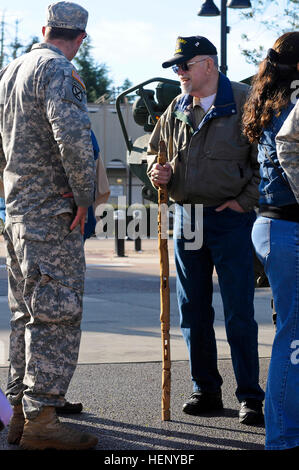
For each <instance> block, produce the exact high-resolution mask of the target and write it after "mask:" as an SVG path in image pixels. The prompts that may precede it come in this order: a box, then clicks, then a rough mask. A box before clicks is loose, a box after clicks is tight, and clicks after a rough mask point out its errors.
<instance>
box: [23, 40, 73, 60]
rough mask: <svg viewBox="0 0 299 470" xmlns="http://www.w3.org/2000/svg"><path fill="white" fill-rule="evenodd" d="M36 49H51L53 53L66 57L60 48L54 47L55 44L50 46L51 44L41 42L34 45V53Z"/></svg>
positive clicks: (32, 48)
mask: <svg viewBox="0 0 299 470" xmlns="http://www.w3.org/2000/svg"><path fill="white" fill-rule="evenodd" d="M35 49H50V50H51V51H54V52H56V53H57V54H60V55H62V56H63V57H65V55H64V53H63V52H62V51H61V50H60V49H59V48H58V47H56V46H54V44H50V43H49V42H39V43H36V44H33V46H32V47H31V50H32V51H34V50H35Z"/></svg>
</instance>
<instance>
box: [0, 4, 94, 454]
mask: <svg viewBox="0 0 299 470" xmlns="http://www.w3.org/2000/svg"><path fill="white" fill-rule="evenodd" d="M87 17H88V13H87V11H86V10H85V9H83V8H82V7H81V6H79V5H77V4H74V3H71V2H58V3H54V4H52V5H50V6H49V7H48V15H47V24H46V26H44V27H43V36H44V42H43V43H40V44H35V45H34V46H33V47H32V50H31V51H30V52H29V53H28V54H25V55H23V56H22V57H20V58H17V59H16V60H14V61H13V62H12V63H11V64H10V65H8V66H7V67H6V68H5V69H3V70H2V71H1V72H0V136H1V142H0V143H1V145H0V153H1V154H0V161H1V171H3V182H4V190H5V199H6V214H7V221H6V228H5V234H4V237H5V241H6V246H7V267H8V280H9V293H8V298H9V305H10V308H11V312H12V319H11V338H10V370H9V378H8V387H7V392H6V393H7V397H8V398H9V400H10V403H11V404H12V405H14V408H15V416H16V417H17V415H23V414H24V416H25V418H26V419H25V425H24V430H23V425H22V419H20V420H19V428H20V429H19V439H20V437H21V435H22V439H21V442H20V443H21V446H22V447H23V448H28V449H42V448H47V447H52V448H53V447H54V448H58V449H73V448H75V449H85V448H89V447H93V446H94V445H95V444H96V443H97V438H95V437H94V436H90V435H88V434H83V433H79V432H78V431H74V430H70V429H68V428H65V427H64V426H62V424H61V423H60V422H59V421H58V418H57V416H56V413H55V407H58V406H61V405H63V403H64V396H65V394H66V391H67V388H68V385H69V383H70V380H71V378H72V376H73V373H74V370H75V367H76V364H77V358H78V352H79V345H80V334H81V330H80V322H81V316H82V298H83V288H84V274H85V260H84V251H83V238H82V234H83V231H84V223H85V219H86V214H87V210H88V207H89V206H90V205H91V204H92V202H93V198H94V190H95V168H94V157H93V148H92V143H91V135H90V121H89V117H88V113H87V107H86V90H85V85H84V83H83V82H82V80H81V78H80V76H79V75H78V73H77V72H76V70H75V68H74V66H73V65H72V64H71V62H70V61H71V60H72V59H73V57H74V56H75V55H76V53H77V51H78V49H79V47H80V45H81V43H82V41H83V39H84V37H86V33H85V28H86V24H87ZM70 193H72V195H73V197H72V198H70V197H65V196H69V194H70ZM21 403H22V405H23V406H22V408H21ZM16 421H18V420H17V419H16ZM45 425H47V427H46V426H45ZM50 428H51V431H49V429H50ZM47 429H48V430H47ZM19 439H17V440H16V441H18V440H19Z"/></svg>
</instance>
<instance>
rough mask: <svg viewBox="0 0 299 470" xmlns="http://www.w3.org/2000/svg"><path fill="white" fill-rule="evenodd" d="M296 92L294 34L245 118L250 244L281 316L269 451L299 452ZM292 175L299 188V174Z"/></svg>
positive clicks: (271, 60) (269, 401) (267, 68)
mask: <svg viewBox="0 0 299 470" xmlns="http://www.w3.org/2000/svg"><path fill="white" fill-rule="evenodd" d="M298 86H299V32H290V33H286V34H284V35H282V36H281V37H280V38H279V39H277V41H276V42H275V44H274V46H273V48H272V49H269V51H268V53H267V57H266V58H265V59H264V60H263V61H262V63H261V64H260V67H259V71H258V73H257V75H256V76H255V78H254V80H253V84H252V90H251V93H250V96H249V98H248V100H247V102H246V104H245V107H244V115H243V129H244V133H245V135H246V136H247V137H248V139H249V140H250V141H251V142H257V143H258V160H259V163H260V175H261V182H260V188H259V189H260V201H259V217H258V218H257V220H256V222H255V224H254V227H253V232H252V240H253V243H254V246H255V249H256V252H257V256H258V257H259V259H260V260H261V261H262V263H263V265H264V269H265V273H266V275H267V277H268V279H269V283H270V286H271V289H272V295H273V300H274V306H275V310H276V313H277V320H276V321H277V323H276V334H275V338H274V343H273V349H272V355H271V361H270V367H269V373H268V381H267V389H266V398H265V425H266V449H269V450H283V449H291V448H295V447H298V446H299V360H298V355H299V249H298V246H299V205H298V202H297V200H296V197H295V194H294V192H293V190H292V189H291V186H290V184H289V182H288V178H287V176H286V174H285V172H284V170H283V168H282V166H281V164H280V161H279V158H278V156H277V150H276V140H275V139H276V135H277V134H278V132H279V130H280V128H281V127H282V125H283V123H284V121H285V120H286V119H287V117H288V115H289V114H290V113H291V111H292V109H293V108H294V105H295V103H296V98H297V97H298ZM296 87H297V90H296ZM294 172H295V173H297V176H296V177H295V179H296V181H297V183H298V177H299V172H298V167H297V168H294ZM292 184H293V181H292ZM294 348H295V349H294ZM296 348H297V349H296ZM296 351H297V352H296Z"/></svg>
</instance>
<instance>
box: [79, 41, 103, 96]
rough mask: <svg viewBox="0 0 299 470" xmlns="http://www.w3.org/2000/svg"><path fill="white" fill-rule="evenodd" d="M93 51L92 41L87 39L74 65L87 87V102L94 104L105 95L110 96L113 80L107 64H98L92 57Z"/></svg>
mask: <svg viewBox="0 0 299 470" xmlns="http://www.w3.org/2000/svg"><path fill="white" fill-rule="evenodd" d="M91 49H92V46H91V40H90V38H89V37H87V38H86V39H85V41H84V42H83V44H82V45H81V47H80V50H79V52H78V54H77V56H76V57H75V58H74V63H75V66H76V68H77V70H78V73H79V74H80V76H81V77H82V79H83V81H84V83H85V85H86V90H87V101H89V102H91V103H92V102H95V101H96V100H97V99H98V98H100V97H101V96H103V95H110V89H109V87H110V85H111V83H112V80H110V78H109V77H108V67H107V66H106V64H98V63H97V62H96V61H95V60H94V58H93V57H92V55H91Z"/></svg>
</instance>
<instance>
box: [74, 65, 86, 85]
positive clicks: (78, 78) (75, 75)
mask: <svg viewBox="0 0 299 470" xmlns="http://www.w3.org/2000/svg"><path fill="white" fill-rule="evenodd" d="M72 77H73V78H74V79H75V80H77V82H79V83H80V85H81V86H82V87H83V88H84V90H86V86H85V85H84V83H83V81H82V79H81V77H80V75H78V74H77V72H76V71H75V70H72Z"/></svg>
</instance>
